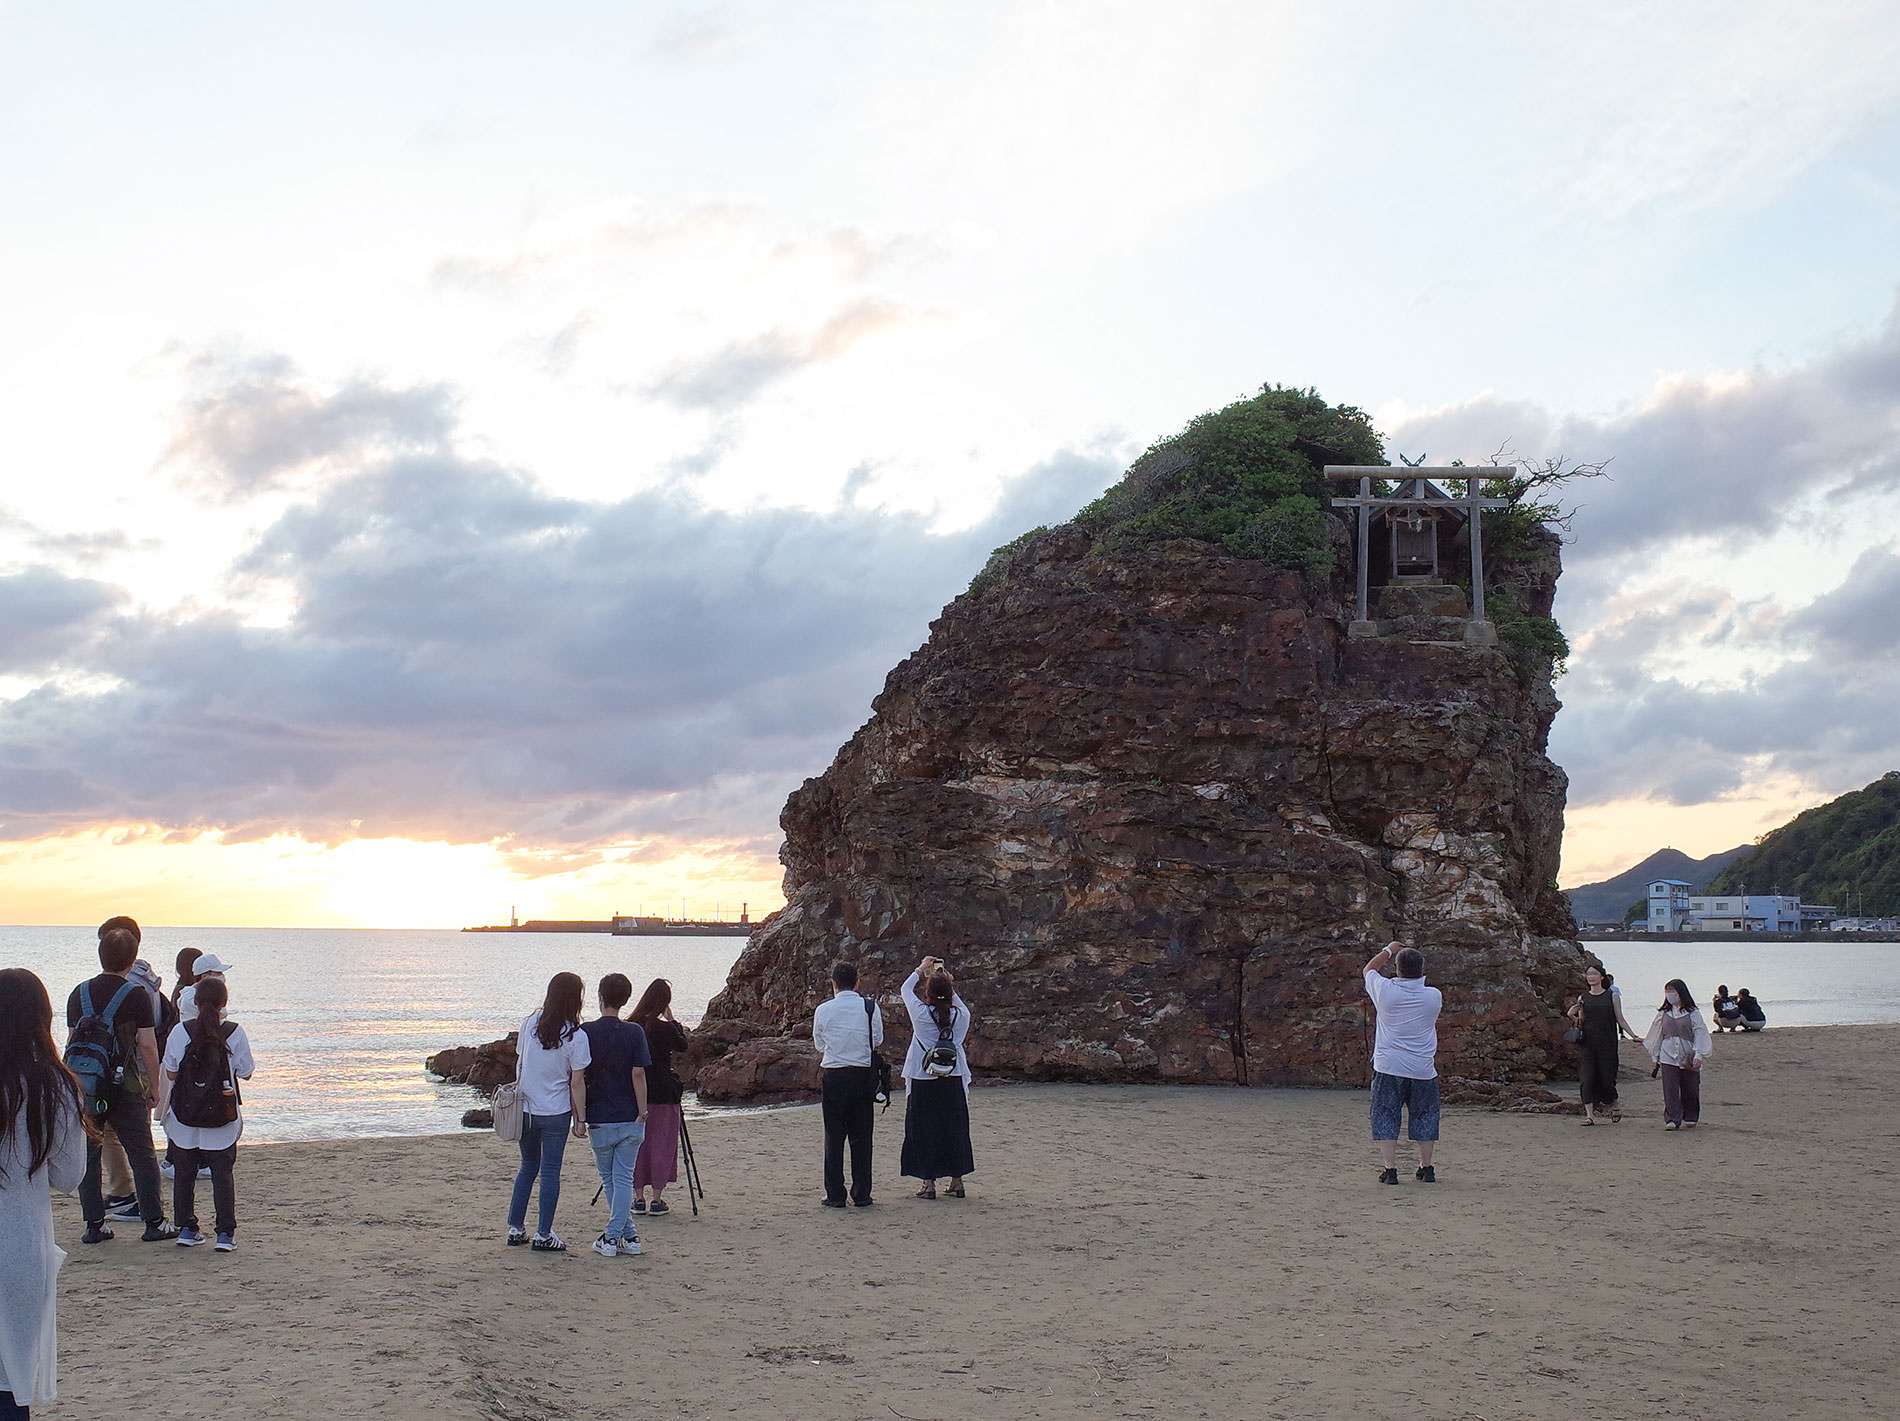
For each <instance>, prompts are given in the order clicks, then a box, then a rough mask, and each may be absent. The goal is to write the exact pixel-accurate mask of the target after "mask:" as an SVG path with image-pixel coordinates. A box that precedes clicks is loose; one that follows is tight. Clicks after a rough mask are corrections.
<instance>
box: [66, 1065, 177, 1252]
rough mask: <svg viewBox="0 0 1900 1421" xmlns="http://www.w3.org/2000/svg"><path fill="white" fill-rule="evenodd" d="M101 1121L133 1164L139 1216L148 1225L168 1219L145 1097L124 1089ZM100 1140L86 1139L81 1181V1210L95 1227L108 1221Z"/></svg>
mask: <svg viewBox="0 0 1900 1421" xmlns="http://www.w3.org/2000/svg"><path fill="white" fill-rule="evenodd" d="M100 1123H101V1124H105V1125H110V1126H111V1127H112V1133H113V1134H114V1135H116V1136H118V1139H119V1144H120V1145H122V1146H123V1147H124V1149H125V1160H126V1163H127V1164H129V1165H131V1166H132V1187H133V1188H134V1189H136V1190H137V1191H138V1196H139V1217H140V1218H142V1219H144V1220H145V1222H146V1223H148V1224H156V1223H160V1222H162V1221H163V1220H164V1218H165V1201H164V1199H163V1198H162V1197H161V1196H160V1194H159V1190H158V1158H157V1156H155V1155H154V1154H153V1153H152V1112H151V1110H150V1109H149V1108H147V1106H146V1104H145V1100H144V1097H142V1096H136V1095H127V1094H126V1093H125V1092H123V1091H121V1092H119V1093H118V1094H117V1095H115V1096H113V1098H112V1108H111V1109H110V1110H109V1111H107V1112H106V1117H105V1119H104V1120H103V1121H101V1122H100ZM99 1168H100V1166H99V1142H98V1141H97V1140H95V1139H91V1138H88V1139H87V1141H86V1175H85V1178H83V1179H81V1180H80V1181H79V1212H80V1213H82V1214H84V1215H85V1216H86V1223H87V1224H88V1225H90V1226H92V1227H94V1228H97V1227H98V1226H99V1225H100V1224H103V1223H104V1222H105V1221H106V1196H105V1192H104V1191H103V1190H102V1189H100V1187H99Z"/></svg>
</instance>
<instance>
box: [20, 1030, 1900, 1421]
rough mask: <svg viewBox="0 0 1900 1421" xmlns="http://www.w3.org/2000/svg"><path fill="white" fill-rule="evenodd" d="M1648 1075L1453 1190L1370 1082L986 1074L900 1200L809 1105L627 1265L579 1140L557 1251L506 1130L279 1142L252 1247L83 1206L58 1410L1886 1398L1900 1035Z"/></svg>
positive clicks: (1460, 1117)
mask: <svg viewBox="0 0 1900 1421" xmlns="http://www.w3.org/2000/svg"><path fill="white" fill-rule="evenodd" d="M1623 1049H1624V1059H1625V1065H1626V1068H1627V1067H1634V1066H1635V1065H1636V1064H1637V1063H1638V1062H1639V1061H1640V1060H1641V1059H1642V1058H1641V1050H1640V1048H1639V1047H1636V1046H1632V1045H1626V1046H1625V1047H1624V1048H1623ZM1627 1073H1633V1072H1627ZM1572 1089H1574V1087H1573V1088H1572ZM1624 1100H1625V1111H1626V1116H1625V1119H1624V1121H1623V1123H1622V1124H1621V1125H1618V1126H1614V1127H1612V1126H1607V1125H1605V1126H1599V1127H1597V1128H1595V1129H1587V1130H1586V1129H1581V1128H1579V1122H1578V1119H1577V1117H1575V1116H1567V1115H1556V1116H1534V1115H1533V1116H1523V1115H1508V1114H1494V1113H1491V1112H1488V1111H1485V1110H1480V1109H1470V1108H1458V1109H1449V1110H1448V1111H1447V1113H1446V1121H1445V1127H1444V1141H1443V1143H1442V1145H1441V1147H1440V1153H1439V1157H1438V1166H1439V1172H1440V1173H1439V1178H1440V1181H1441V1182H1440V1183H1439V1184H1437V1185H1436V1186H1427V1185H1422V1184H1416V1183H1414V1182H1413V1181H1412V1179H1411V1169H1410V1165H1409V1164H1407V1165H1406V1167H1405V1168H1404V1170H1403V1174H1404V1177H1405V1183H1404V1184H1403V1185H1402V1186H1401V1187H1399V1188H1396V1189H1394V1188H1390V1187H1380V1186H1379V1185H1377V1184H1376V1183H1375V1182H1374V1181H1375V1177H1376V1165H1375V1155H1374V1152H1373V1149H1372V1146H1371V1144H1370V1143H1369V1141H1368V1139H1367V1128H1366V1115H1365V1102H1364V1098H1363V1096H1362V1094H1361V1093H1359V1092H1347V1091H1292V1090H1253V1091H1247V1090H1237V1089H1211V1088H1189V1089H1175V1088H1124V1087H1076V1086H996V1087H983V1088H979V1089H978V1091H977V1092H976V1093H975V1095H974V1097H973V1101H972V1112H971V1113H972V1124H973V1131H974V1138H975V1144H976V1157H977V1173H976V1174H975V1175H974V1176H972V1178H971V1181H970V1185H971V1197H970V1198H969V1199H967V1200H964V1201H955V1200H948V1199H941V1200H938V1201H936V1202H924V1201H920V1200H916V1199H913V1198H912V1197H910V1196H911V1192H912V1188H913V1186H912V1185H911V1184H909V1183H908V1182H907V1181H905V1180H903V1179H902V1178H900V1177H899V1176H898V1174H897V1146H898V1143H899V1141H900V1139H901V1137H902V1103H901V1100H900V1102H899V1103H898V1104H897V1105H896V1106H894V1107H893V1108H892V1110H891V1111H890V1113H889V1114H888V1115H886V1116H884V1117H883V1118H882V1119H881V1121H880V1123H879V1129H878V1149H879V1157H878V1171H877V1178H878V1206H877V1207H876V1208H873V1209H870V1210H865V1211H859V1210H848V1211H842V1212H834V1211H830V1210H823V1209H820V1208H819V1207H818V1197H819V1196H818V1141H819V1121H818V1114H817V1111H816V1110H815V1109H809V1108H801V1109H789V1110H782V1111H776V1112H771V1113H768V1114H760V1115H751V1116H735V1117H727V1118H721V1119H716V1120H708V1121H705V1122H702V1123H699V1124H697V1125H695V1126H694V1131H693V1138H694V1143H695V1145H696V1147H697V1151H698V1155H699V1159H700V1166H701V1172H702V1174H703V1177H704V1180H705V1183H706V1188H707V1191H708V1197H707V1199H706V1201H705V1203H704V1204H703V1205H702V1212H701V1214H700V1216H699V1217H698V1218H693V1217H691V1216H690V1215H689V1214H688V1212H687V1210H686V1207H685V1202H686V1201H685V1198H684V1195H683V1194H681V1195H680V1196H679V1197H678V1199H677V1200H676V1202H677V1204H678V1206H679V1207H678V1209H677V1211H676V1212H675V1213H673V1214H672V1215H671V1216H669V1217H667V1218H665V1219H660V1220H653V1221H650V1222H648V1223H646V1224H644V1225H643V1228H642V1232H643V1233H644V1235H645V1236H646V1238H647V1241H648V1246H649V1251H648V1252H647V1253H646V1254H645V1256H643V1257H639V1258H618V1259H602V1258H598V1257H596V1256H595V1255H593V1254H592V1253H590V1252H588V1251H587V1248H586V1244H587V1243H588V1241H589V1240H591V1239H592V1238H593V1236H594V1234H595V1233H596V1232H598V1229H599V1225H600V1223H601V1222H602V1221H603V1218H604V1210H603V1209H602V1208H600V1207H590V1206H589V1204H588V1200H589V1198H590V1197H591V1196H592V1194H593V1191H594V1187H595V1183H596V1178H595V1175H594V1171H593V1156H592V1152H591V1151H590V1150H589V1149H588V1148H587V1146H586V1145H585V1144H583V1143H581V1142H578V1141H576V1142H571V1143H570V1147H569V1150H568V1155H567V1171H566V1185H565V1192H564V1195H563V1199H562V1204H561V1214H560V1219H559V1221H558V1223H557V1227H558V1228H559V1229H560V1230H561V1232H562V1233H563V1234H564V1235H565V1237H566V1238H567V1240H568V1242H569V1245H570V1252H569V1253H567V1254H566V1255H565V1256H548V1255H535V1254H531V1253H530V1252H529V1251H528V1250H526V1249H509V1248H505V1247H504V1246H503V1244H502V1232H503V1213H504V1209H505V1205H506V1199H507V1191H508V1184H509V1180H510V1178H511V1175H512V1171H513V1166H514V1151H513V1147H512V1146H508V1145H505V1144H503V1143H501V1142H499V1141H497V1140H496V1139H495V1138H494V1137H493V1136H492V1135H490V1134H488V1133H486V1132H482V1133H475V1132H470V1133H469V1134H466V1135H462V1136H455V1137H440V1138H427V1139H409V1140H380V1141H361V1142H349V1143H324V1144H297V1145H272V1146H259V1147H256V1148H251V1149H246V1150H244V1151H243V1152H242V1153H241V1156H240V1160H239V1165H238V1188H239V1215H240V1222H241V1232H240V1239H241V1242H242V1247H241V1249H240V1251H239V1252H237V1253H235V1254H231V1255H217V1254H214V1253H212V1252H211V1250H210V1249H208V1248H205V1249H197V1250H189V1251H188V1250H184V1249H179V1248H175V1247H173V1246H171V1245H169V1244H166V1245H157V1244H149V1245H148V1244H142V1243H139V1242H137V1240H136V1229H133V1228H126V1229H121V1231H120V1235H119V1238H118V1239H117V1240H116V1241H114V1242H112V1243H110V1244H106V1245H103V1246H98V1247H92V1248H87V1247H82V1246H81V1245H80V1243H79V1241H78V1239H79V1233H80V1227H81V1226H80V1221H79V1216H78V1211H77V1208H76V1206H75V1204H74V1203H73V1202H72V1201H71V1200H70V1199H57V1200H56V1201H55V1210H56V1215H57V1218H58V1222H59V1235H60V1240H61V1243H62V1244H63V1245H64V1246H65V1247H66V1248H67V1250H68V1251H69V1252H70V1254H71V1255H72V1257H71V1261H70V1262H69V1264H68V1265H67V1268H66V1271H65V1272H64V1273H63V1274H62V1277H61V1290H60V1291H61V1302H60V1307H61V1319H60V1320H61V1340H62V1347H61V1364H60V1370H61V1375H60V1399H59V1401H58V1402H57V1403H56V1404H54V1405H51V1406H48V1407H45V1408H43V1409H41V1410H40V1414H43V1415H46V1416H66V1417H87V1418H91V1417H102V1416H109V1415H123V1414H127V1413H129V1412H130V1411H132V1410H133V1409H136V1410H137V1411H138V1412H140V1413H141V1414H147V1415H165V1416H174V1417H214V1416H215V1417H225V1416H231V1415H248V1416H256V1417H326V1416H348V1417H356V1416H377V1417H385V1416H386V1417H404V1418H421V1417H443V1418H448V1417H456V1418H501V1421H530V1418H556V1417H559V1418H566V1417H576V1418H594V1417H616V1416H647V1415H654V1416H659V1415H665V1416H674V1417H690V1418H698V1417H723V1416H733V1415H738V1416H746V1417H751V1418H761V1417H772V1418H776V1417H788V1418H789V1417H799V1418H813V1417H817V1418H832V1417H836V1418H867V1419H868V1418H876V1419H877V1421H889V1418H892V1417H899V1418H912V1421H948V1418H953V1417H1001V1418H1013V1417H1081V1416H1088V1417H1148V1416H1156V1417H1183V1416H1189V1417H1285V1418H1298V1417H1313V1416H1341V1417H1344V1416H1353V1417H1387V1416H1390V1417H1434V1418H1480V1417H1481V1418H1486V1419H1487V1421H1498V1418H1503V1417H1582V1416H1589V1417H1632V1418H1651V1417H1705V1416H1715V1415H1718V1414H1723V1413H1727V1412H1735V1411H1737V1410H1746V1411H1750V1412H1761V1413H1763V1414H1769V1415H1776V1414H1779V1415H1792V1416H1801V1417H1804V1418H1819V1417H1835V1416H1841V1417H1846V1416H1856V1417H1859V1416H1872V1415H1884V1414H1888V1413H1889V1411H1890V1409H1891V1407H1892V1404H1893V1403H1892V1390H1893V1387H1894V1384H1895V1382H1896V1381H1897V1380H1900V1363H1897V1362H1896V1360H1895V1353H1894V1349H1893V1342H1892V1330H1891V1316H1892V1315H1891V1311H1890V1310H1891V1308H1892V1307H1893V1305H1894V1304H1895V1302H1896V1301H1900V1252H1897V1251H1896V1250H1895V1248H1894V1243H1895V1240H1896V1234H1897V1232H1900V1200H1897V1198H1896V1193H1895V1184H1896V1182H1897V1181H1900V1151H1897V1150H1896V1140H1900V1027H1892V1026H1877V1027H1824V1028H1823V1027H1814V1028H1802V1029H1790V1030H1784V1031H1771V1032H1768V1033H1765V1034H1763V1035H1761V1036H1758V1037H1750V1038H1745V1039H1735V1038H1723V1039H1721V1040H1720V1041H1718V1043H1717V1050H1716V1056H1715V1058H1714V1060H1713V1061H1712V1063H1711V1066H1710V1069H1709V1075H1708V1080H1707V1084H1706V1087H1705V1092H1704V1100H1705V1105H1704V1110H1705V1120H1706V1124H1705V1126H1704V1127H1703V1128H1702V1129H1700V1130H1698V1131H1695V1132H1685V1133H1681V1134H1676V1133H1669V1132H1665V1131H1664V1130H1662V1129H1661V1114H1660V1095H1659V1092H1658V1089H1657V1087H1656V1085H1655V1083H1654V1082H1652V1081H1650V1080H1648V1079H1647V1077H1646V1076H1642V1077H1640V1078H1639V1079H1636V1080H1632V1081H1629V1082H1627V1083H1626V1085H1625V1095H1624ZM1406 1159H1407V1156H1406V1155H1405V1154H1404V1153H1402V1154H1401V1161H1402V1162H1404V1161H1405V1160H1406ZM200 1188H201V1190H202V1191H203V1192H204V1195H205V1197H204V1198H202V1200H201V1204H200V1208H201V1210H203V1211H205V1212H207V1213H208V1206H209V1202H210V1201H209V1198H208V1193H209V1190H208V1187H207V1186H206V1185H205V1184H201V1186H200ZM88 1309H91V1310H96V1313H97V1315H98V1316H100V1317H105V1318H109V1319H111V1321H110V1324H109V1326H106V1327H103V1328H101V1327H99V1326H98V1325H96V1324H95V1325H94V1326H92V1327H90V1328H89V1327H88V1324H87V1322H86V1321H85V1311H86V1310H88ZM89 1333H90V1334H91V1336H92V1338H93V1339H95V1340H90V1341H89ZM100 1337H109V1338H110V1339H111V1343H110V1345H102V1344H101V1342H100V1341H98V1340H96V1339H98V1338H100ZM128 1363H130V1364H131V1365H132V1366H134V1367H136V1368H137V1370H138V1373H139V1375H138V1378H137V1380H136V1381H134V1382H130V1383H128V1380H127V1365H128Z"/></svg>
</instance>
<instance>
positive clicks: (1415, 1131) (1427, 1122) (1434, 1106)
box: [1372, 1071, 1438, 1140]
mask: <svg viewBox="0 0 1900 1421" xmlns="http://www.w3.org/2000/svg"><path fill="white" fill-rule="evenodd" d="M1400 1106H1403V1107H1404V1108H1405V1114H1406V1130H1405V1133H1406V1137H1407V1138H1408V1139H1413V1140H1436V1139H1437V1138H1438V1081H1437V1079H1436V1078H1433V1079H1432V1080H1428V1081H1421V1080H1415V1079H1413V1078H1412V1077H1411V1076H1388V1075H1386V1074H1384V1073H1383V1072H1381V1071H1374V1072H1373V1073H1372V1138H1373V1139H1375V1140H1396V1139H1398V1137H1399V1107H1400Z"/></svg>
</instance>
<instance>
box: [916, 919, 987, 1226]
mask: <svg viewBox="0 0 1900 1421" xmlns="http://www.w3.org/2000/svg"><path fill="white" fill-rule="evenodd" d="M902 996H903V1000H904V1006H905V1009H906V1010H908V1011H909V1012H910V1050H909V1051H908V1052H907V1053H906V1054H905V1056H904V1153H903V1160H902V1166H901V1167H902V1169H903V1171H904V1173H905V1174H907V1175H909V1176H910V1177H911V1178H912V1179H921V1180H923V1182H924V1187H923V1188H922V1189H919V1190H918V1191H917V1197H918V1198H919V1199H935V1198H936V1197H937V1180H938V1178H939V1177H940V1176H941V1177H945V1178H948V1179H949V1181H950V1184H949V1187H947V1188H946V1189H945V1190H944V1193H945V1194H947V1195H949V1196H950V1197H951V1198H952V1199H961V1198H962V1197H963V1176H964V1175H966V1174H969V1173H970V1172H971V1171H973V1170H974V1169H975V1168H976V1164H975V1161H974V1160H973V1158H972V1157H971V1154H970V1058H969V1057H968V1056H967V1055H965V1054H964V1050H963V1041H964V1038H965V1037H966V1036H968V1035H969V1034H970V1007H969V1004H968V1003H967V1002H965V1001H964V1000H963V998H962V997H960V996H958V995H957V989H956V983H955V982H954V981H952V980H951V977H950V971H949V969H948V968H947V967H945V966H944V965H943V959H942V958H939V957H926V958H925V959H924V960H923V961H922V962H920V963H918V964H917V970H916V971H915V972H913V973H911V974H910V976H909V977H907V978H906V979H905V981H904V987H903V991H902Z"/></svg>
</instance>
